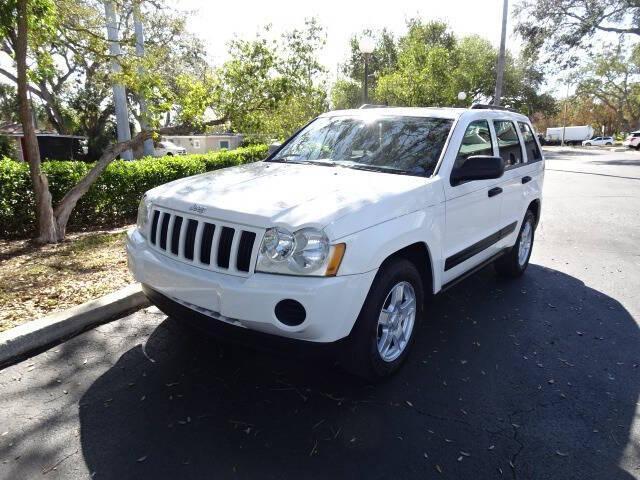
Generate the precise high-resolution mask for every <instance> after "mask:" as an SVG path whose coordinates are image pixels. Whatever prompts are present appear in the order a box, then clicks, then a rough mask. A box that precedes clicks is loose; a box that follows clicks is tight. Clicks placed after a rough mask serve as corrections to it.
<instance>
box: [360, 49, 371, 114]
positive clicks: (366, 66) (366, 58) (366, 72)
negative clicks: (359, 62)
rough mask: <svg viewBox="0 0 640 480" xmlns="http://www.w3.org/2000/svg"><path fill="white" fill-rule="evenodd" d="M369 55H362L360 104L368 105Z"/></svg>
mask: <svg viewBox="0 0 640 480" xmlns="http://www.w3.org/2000/svg"><path fill="white" fill-rule="evenodd" d="M369 55H370V54H368V53H365V54H364V100H363V102H362V103H365V104H366V103H369V82H368V80H369V78H368V77H369Z"/></svg>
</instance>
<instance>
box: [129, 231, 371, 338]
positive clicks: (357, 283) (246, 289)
mask: <svg viewBox="0 0 640 480" xmlns="http://www.w3.org/2000/svg"><path fill="white" fill-rule="evenodd" d="M127 259H128V263H129V269H130V270H131V273H132V274H133V276H134V278H135V279H136V280H137V281H139V282H140V283H142V284H143V285H145V288H146V289H151V290H153V291H155V292H158V293H159V294H161V295H163V296H164V297H166V298H167V299H169V300H171V301H172V302H174V303H177V304H179V305H182V306H184V307H187V308H189V309H191V310H193V311H196V312H199V313H201V314H203V315H206V316H208V317H209V318H210V320H211V322H224V323H228V324H232V325H235V326H236V328H238V329H241V328H243V327H244V328H247V329H251V330H255V331H258V332H263V333H268V334H272V335H278V336H282V337H287V338H293V339H298V340H306V341H311V342H323V343H326V342H334V341H337V340H340V339H342V338H344V337H346V336H348V335H349V333H350V332H351V329H352V327H353V325H354V323H355V321H356V318H357V317H358V314H359V313H360V309H361V307H362V304H363V303H364V300H365V297H366V296H367V293H368V292H369V287H370V286H371V283H372V282H373V278H374V277H375V274H376V270H373V271H370V272H366V273H362V274H358V275H344V276H337V277H297V276H288V275H273V274H265V273H254V274H252V275H250V276H249V277H239V276H235V275H228V274H223V273H218V272H212V271H209V270H204V269H201V268H198V267H196V266H193V265H189V264H185V263H182V262H179V261H176V260H173V259H172V258H169V257H167V256H165V255H163V254H161V253H159V252H157V251H155V250H152V249H150V248H148V246H147V243H146V241H145V239H144V238H143V237H142V236H141V235H140V234H139V233H138V231H137V230H135V229H133V230H131V231H129V234H128V239H127ZM284 299H293V300H296V301H298V302H300V303H301V304H302V305H303V306H304V308H305V310H306V318H305V320H304V321H303V322H302V323H301V324H300V325H296V326H288V325H285V324H283V323H281V322H280V321H278V319H277V318H276V315H275V313H274V309H275V306H276V304H277V303H278V302H280V301H281V300H284ZM150 300H151V301H152V302H153V301H154V300H153V298H150Z"/></svg>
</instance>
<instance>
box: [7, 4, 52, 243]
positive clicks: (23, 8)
mask: <svg viewBox="0 0 640 480" xmlns="http://www.w3.org/2000/svg"><path fill="white" fill-rule="evenodd" d="M17 10H18V11H17V13H18V35H17V42H16V66H17V71H18V102H19V105H20V121H21V122H22V132H23V135H24V145H25V147H26V151H25V152H23V154H24V156H25V157H26V160H27V161H28V162H29V173H30V175H31V182H32V183H33V191H34V193H35V200H36V221H37V225H38V237H37V240H38V241H39V242H41V243H55V242H57V241H58V235H57V228H56V223H55V219H54V217H53V208H52V205H51V193H50V192H49V182H48V181H47V177H46V175H45V174H44V173H42V170H41V168H40V163H41V162H40V148H39V147H38V137H37V136H36V132H35V127H34V125H33V115H32V113H31V104H30V103H29V99H28V98H27V90H28V88H29V86H28V79H27V44H28V42H27V38H28V37H27V35H28V21H27V0H18V3H17Z"/></svg>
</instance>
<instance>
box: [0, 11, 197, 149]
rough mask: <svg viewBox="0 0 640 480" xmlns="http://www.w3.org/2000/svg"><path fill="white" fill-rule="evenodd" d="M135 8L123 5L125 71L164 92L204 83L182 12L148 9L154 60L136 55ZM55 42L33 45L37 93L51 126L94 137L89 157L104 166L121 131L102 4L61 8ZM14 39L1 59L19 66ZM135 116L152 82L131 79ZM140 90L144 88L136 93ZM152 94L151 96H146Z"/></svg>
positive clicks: (11, 74)
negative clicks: (190, 80) (180, 80)
mask: <svg viewBox="0 0 640 480" xmlns="http://www.w3.org/2000/svg"><path fill="white" fill-rule="evenodd" d="M133 3H134V2H129V1H127V2H119V3H118V7H119V10H120V15H119V29H120V32H121V34H122V42H121V43H122V49H123V52H124V54H123V56H122V58H121V59H120V61H121V63H122V67H123V71H125V72H127V71H128V72H130V71H134V70H135V69H136V68H137V67H138V66H139V65H144V66H145V68H146V70H147V73H148V76H149V77H151V76H157V77H160V78H161V80H162V83H163V87H164V88H168V89H172V88H173V89H174V96H173V98H174V100H175V101H178V102H179V100H180V97H179V96H177V95H175V93H176V92H175V88H176V83H175V80H176V77H177V76H178V75H179V74H193V75H198V74H200V73H201V72H202V70H203V68H204V66H205V64H206V62H205V60H204V59H205V53H204V48H203V46H202V44H201V42H200V41H199V40H198V39H197V38H195V37H193V36H192V35H190V34H188V32H186V24H185V22H186V18H185V14H184V13H182V12H177V11H175V10H174V9H172V8H170V7H169V2H168V1H166V0H154V1H153V2H143V3H142V6H141V12H142V14H141V18H142V23H143V26H144V28H145V33H146V42H145V44H146V56H145V58H139V57H136V55H135V38H134V33H133ZM55 5H56V18H55V19H54V21H53V22H52V25H51V28H52V31H51V34H50V35H45V36H41V37H39V38H32V39H31V40H30V48H29V58H28V62H29V71H30V75H29V90H30V92H31V96H32V97H33V98H34V100H35V102H34V103H35V104H36V106H37V107H38V108H41V109H43V110H44V112H45V114H46V116H47V124H48V126H50V127H51V128H53V129H54V130H56V131H58V132H59V133H74V134H78V135H86V136H87V137H88V139H89V142H88V143H89V145H88V146H89V157H90V158H98V157H99V156H100V154H101V152H102V150H103V149H104V148H105V147H106V146H107V145H108V143H109V140H110V138H111V133H112V130H113V123H112V119H111V117H112V112H113V106H112V104H111V84H112V80H113V78H112V76H111V74H110V72H109V68H108V66H109V61H110V57H109V53H108V48H107V41H106V39H105V35H104V17H103V14H102V12H103V4H102V1H101V0H57V1H56V2H55ZM12 39H13V37H12V36H11V35H9V36H4V37H3V38H2V40H0V49H1V50H0V51H2V52H4V53H5V54H6V55H7V56H8V57H10V58H14V56H15V46H14V42H13V41H12ZM0 75H2V76H3V77H4V78H5V79H7V80H9V81H10V82H13V83H14V84H15V82H16V81H17V77H16V74H15V71H12V70H11V69H10V68H0ZM129 80H130V82H131V84H130V85H129V86H130V87H131V86H132V85H133V88H130V92H129V93H130V95H129V97H128V100H129V111H130V112H131V115H132V120H133V119H135V120H138V121H140V120H141V114H140V108H139V105H140V99H141V97H140V95H141V93H143V91H144V88H145V85H148V84H149V81H148V79H145V78H142V77H141V76H135V75H130V76H129ZM136 83H137V85H136ZM144 93H149V92H144Z"/></svg>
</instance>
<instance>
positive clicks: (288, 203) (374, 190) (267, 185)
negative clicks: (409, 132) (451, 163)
mask: <svg viewBox="0 0 640 480" xmlns="http://www.w3.org/2000/svg"><path fill="white" fill-rule="evenodd" d="M429 183H432V182H431V179H426V178H424V177H416V176H408V175H396V174H389V173H381V172H368V171H362V170H354V169H349V168H344V167H331V166H319V165H300V164H284V163H275V162H257V163H252V164H248V165H243V166H239V167H232V168H225V169H221V170H216V171H213V172H208V173H204V174H201V175H196V176H193V177H188V178H183V179H180V180H176V181H173V182H171V183H168V184H166V185H162V186H160V187H157V188H154V189H153V190H150V191H149V192H148V196H149V198H150V200H151V201H152V202H153V203H155V204H157V205H159V206H162V207H165V208H171V209H175V210H177V211H183V212H190V211H191V212H193V211H198V212H201V213H199V216H202V217H205V218H211V219H218V220H223V221H228V222H231V223H239V224H244V225H250V226H255V227H262V228H268V227H272V226H282V227H286V228H288V229H291V230H295V229H298V228H302V227H307V226H313V227H317V228H323V227H326V226H328V225H331V224H333V223H335V222H337V221H338V220H341V219H344V218H345V217H347V216H349V217H352V216H356V217H358V221H355V222H353V221H352V222H349V223H350V225H352V227H350V228H349V229H348V230H351V231H357V230H359V229H362V228H366V227H368V226H371V225H375V224H377V223H380V222H383V221H385V220H388V219H391V218H395V217H397V216H400V215H403V214H406V213H409V212H412V211H415V210H417V209H419V208H424V207H425V206H427V203H426V201H427V198H424V197H422V200H423V201H424V202H425V203H423V202H421V201H419V200H418V199H419V198H420V195H416V192H415V191H416V190H417V189H424V188H425V187H426V186H427V185H428V184H429ZM383 204H384V205H383ZM420 204H421V205H420ZM339 230H340V231H341V235H342V234H348V233H351V232H350V231H345V230H344V229H343V228H340V229H339ZM330 236H331V235H330Z"/></svg>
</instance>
